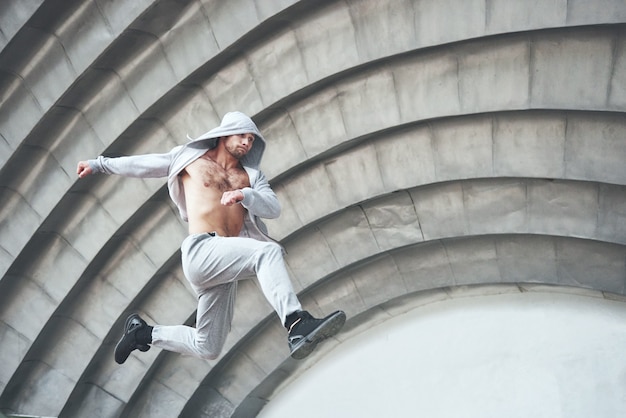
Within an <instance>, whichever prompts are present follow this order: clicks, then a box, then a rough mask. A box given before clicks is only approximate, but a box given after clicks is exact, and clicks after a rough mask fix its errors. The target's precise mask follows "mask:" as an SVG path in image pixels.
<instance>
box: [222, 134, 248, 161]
mask: <svg viewBox="0 0 626 418" xmlns="http://www.w3.org/2000/svg"><path fill="white" fill-rule="evenodd" d="M253 142H254V134H251V133H246V134H238V135H231V136H227V137H225V138H224V147H225V148H226V151H228V152H229V153H230V155H232V156H233V157H235V158H236V159H238V160H240V159H241V158H242V157H243V156H244V155H246V154H247V153H248V151H250V148H252V143H253Z"/></svg>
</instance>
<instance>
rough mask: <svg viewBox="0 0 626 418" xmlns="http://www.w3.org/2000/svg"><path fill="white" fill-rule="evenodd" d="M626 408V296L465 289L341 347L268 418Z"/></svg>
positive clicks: (280, 397)
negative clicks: (467, 291) (495, 292)
mask: <svg viewBox="0 0 626 418" xmlns="http://www.w3.org/2000/svg"><path fill="white" fill-rule="evenodd" d="M294 416H297V417H298V418H306V417H311V418H313V417H315V418H319V417H325V418H332V417H342V418H350V417H358V418H367V417H372V418H374V417H375V418H380V417H393V418H397V417H429V418H432V417H446V418H450V417H455V418H456V417H476V418H488V417H494V418H496V417H497V418H502V417H507V418H512V417H531V418H543V417H545V418H559V417H563V418H565V417H567V418H576V417H580V418H583V417H584V418H588V417H594V418H599V417H626V303H623V302H615V301H610V300H606V299H602V298H598V297H590V296H583V295H575V294H563V293H538V292H529V293H515V294H501V295H494V296H476V297H463V298H455V299H450V300H446V301H443V302H438V303H435V304H431V305H426V306H422V307H419V308H416V309H414V310H412V311H410V312H408V313H406V314H403V315H401V316H398V317H395V318H393V319H390V320H388V321H386V322H384V323H382V324H380V325H378V326H375V327H373V328H371V329H369V330H367V331H365V332H363V333H361V334H358V335H356V336H355V337H353V338H351V339H349V340H347V341H346V342H344V343H343V344H340V345H338V346H337V347H336V348H335V349H333V350H332V351H331V352H330V353H328V354H327V355H326V356H325V357H324V358H323V359H322V360H321V361H320V362H318V363H317V364H315V365H314V367H312V368H310V369H309V370H306V371H305V372H304V373H303V374H302V375H300V376H299V377H298V378H297V379H296V380H294V381H293V382H292V383H291V384H289V385H288V386H287V387H285V388H284V389H283V390H282V392H280V393H278V394H277V395H276V396H275V397H274V399H272V400H271V401H270V403H269V404H268V405H267V406H266V407H265V408H264V409H263V410H262V411H261V413H260V414H259V417H263V418H282V417H285V418H292V417H294Z"/></svg>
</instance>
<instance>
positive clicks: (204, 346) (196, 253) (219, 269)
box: [152, 233, 302, 359]
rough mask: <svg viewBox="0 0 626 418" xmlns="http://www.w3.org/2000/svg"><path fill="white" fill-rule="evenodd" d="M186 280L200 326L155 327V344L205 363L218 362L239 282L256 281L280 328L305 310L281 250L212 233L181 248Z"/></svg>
mask: <svg viewBox="0 0 626 418" xmlns="http://www.w3.org/2000/svg"><path fill="white" fill-rule="evenodd" d="M181 253H182V265H183V272H184V273H185V277H186V278H187V280H188V281H189V283H190V284H191V286H192V287H193V289H194V290H195V292H196V294H197V295H198V311H197V313H196V327H195V328H193V327H188V326H184V325H175V326H165V325H155V326H154V329H153V331H152V344H153V345H154V346H155V347H160V348H163V349H165V350H169V351H175V352H178V353H182V354H187V355H191V356H194V357H199V358H203V359H215V358H217V356H218V355H219V354H220V352H221V351H222V348H223V346H224V342H225V341H226V336H227V335H228V333H229V332H230V328H231V322H232V319H233V311H234V305H235V294H236V291H237V281H238V280H241V279H247V278H250V277H251V276H253V275H255V274H256V276H257V278H258V280H259V284H260V286H261V290H262V291H263V294H264V295H265V298H266V299H267V301H268V302H269V303H270V305H272V307H273V308H274V310H275V311H276V313H277V314H278V316H279V318H280V320H281V323H282V324H284V323H285V319H286V317H287V315H289V314H290V313H292V312H295V311H297V310H301V309H302V306H301V305H300V302H299V301H298V298H297V296H296V294H295V292H294V290H293V286H292V284H291V279H290V278H289V275H288V273H287V269H286V267H285V263H284V260H283V254H282V249H281V247H280V245H278V244H276V243H274V242H265V241H258V240H256V239H252V238H240V237H220V236H212V235H210V234H208V233H204V234H194V235H190V236H188V237H187V238H186V239H185V240H184V241H183V244H182V246H181Z"/></svg>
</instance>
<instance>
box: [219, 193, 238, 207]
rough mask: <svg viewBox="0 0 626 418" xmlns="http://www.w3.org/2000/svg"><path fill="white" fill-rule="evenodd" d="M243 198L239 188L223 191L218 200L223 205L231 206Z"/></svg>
mask: <svg viewBox="0 0 626 418" xmlns="http://www.w3.org/2000/svg"><path fill="white" fill-rule="evenodd" d="M242 200H243V192H242V191H241V190H231V191H228V192H224V194H223V195H222V200H221V201H220V202H221V203H222V205H224V206H231V205H234V204H235V203H239V202H241V201H242Z"/></svg>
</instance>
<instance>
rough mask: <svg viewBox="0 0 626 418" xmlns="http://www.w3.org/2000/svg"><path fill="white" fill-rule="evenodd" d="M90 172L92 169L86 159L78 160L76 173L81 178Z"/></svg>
mask: <svg viewBox="0 0 626 418" xmlns="http://www.w3.org/2000/svg"><path fill="white" fill-rule="evenodd" d="M92 173H93V171H92V170H91V167H89V163H88V162H87V161H79V162H78V167H77V168H76V174H78V177H79V178H81V179H82V178H84V177H87V176H88V175H90V174H92Z"/></svg>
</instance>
